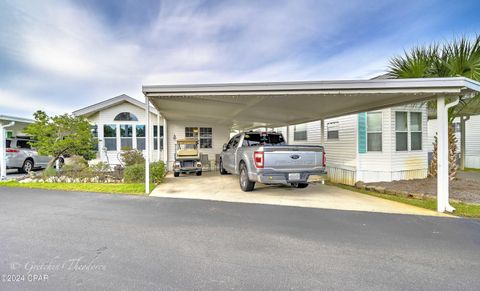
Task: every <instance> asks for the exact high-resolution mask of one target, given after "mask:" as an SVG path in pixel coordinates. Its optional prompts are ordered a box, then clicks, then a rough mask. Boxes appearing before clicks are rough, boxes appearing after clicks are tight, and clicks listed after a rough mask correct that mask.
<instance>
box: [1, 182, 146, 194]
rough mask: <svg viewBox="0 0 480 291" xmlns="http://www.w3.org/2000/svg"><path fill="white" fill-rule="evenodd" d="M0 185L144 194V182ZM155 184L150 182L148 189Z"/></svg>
mask: <svg viewBox="0 0 480 291" xmlns="http://www.w3.org/2000/svg"><path fill="white" fill-rule="evenodd" d="M0 187H15V188H30V189H47V190H63V191H81V192H101V193H112V194H132V195H145V184H144V183H125V184H121V183H119V184H113V183H112V184H102V183H36V182H33V183H19V182H17V181H7V182H0ZM154 188H155V184H153V183H152V184H150V190H153V189H154Z"/></svg>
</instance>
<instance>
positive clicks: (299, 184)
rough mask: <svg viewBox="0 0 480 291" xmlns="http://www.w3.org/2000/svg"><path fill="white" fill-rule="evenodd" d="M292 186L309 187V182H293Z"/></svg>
mask: <svg viewBox="0 0 480 291" xmlns="http://www.w3.org/2000/svg"><path fill="white" fill-rule="evenodd" d="M292 187H294V188H299V189H301V188H307V187H308V183H292Z"/></svg>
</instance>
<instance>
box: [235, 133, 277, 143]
mask: <svg viewBox="0 0 480 291" xmlns="http://www.w3.org/2000/svg"><path fill="white" fill-rule="evenodd" d="M243 145H244V146H257V145H285V140H284V139H283V136H282V135H281V134H279V133H268V134H261V133H246V134H245V137H244V138H243Z"/></svg>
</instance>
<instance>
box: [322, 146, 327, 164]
mask: <svg viewBox="0 0 480 291" xmlns="http://www.w3.org/2000/svg"><path fill="white" fill-rule="evenodd" d="M322 165H323V166H324V167H326V166H327V155H326V154H325V150H323V151H322Z"/></svg>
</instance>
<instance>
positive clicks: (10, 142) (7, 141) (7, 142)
mask: <svg viewBox="0 0 480 291" xmlns="http://www.w3.org/2000/svg"><path fill="white" fill-rule="evenodd" d="M11 144H12V141H11V140H9V139H7V140H6V144H5V145H6V147H7V148H9V147H10V145H11Z"/></svg>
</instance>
